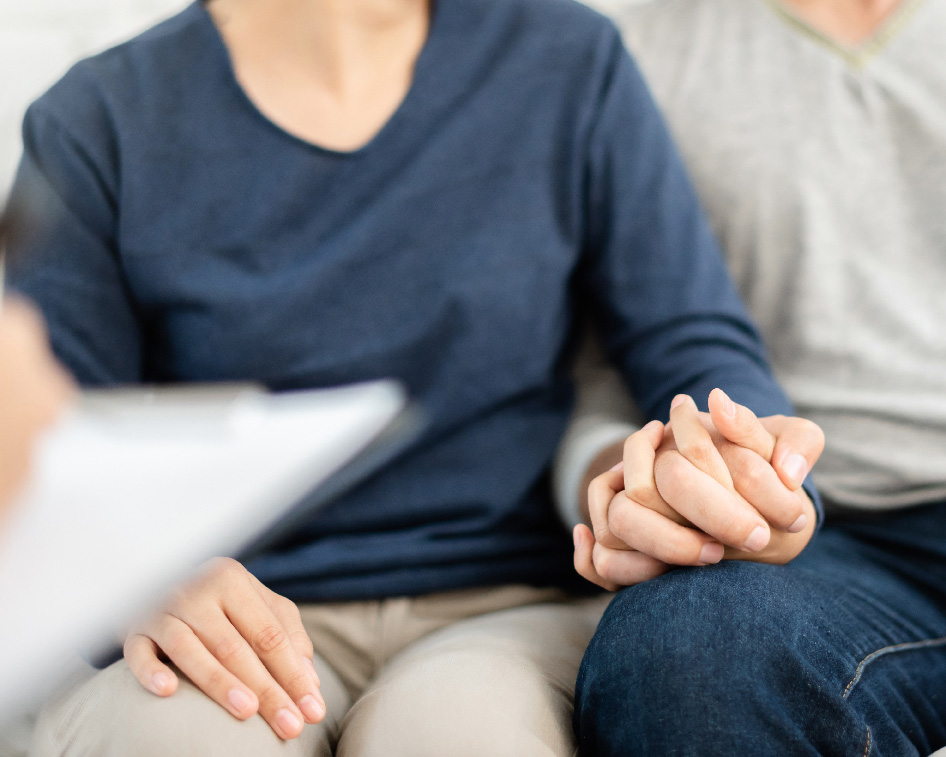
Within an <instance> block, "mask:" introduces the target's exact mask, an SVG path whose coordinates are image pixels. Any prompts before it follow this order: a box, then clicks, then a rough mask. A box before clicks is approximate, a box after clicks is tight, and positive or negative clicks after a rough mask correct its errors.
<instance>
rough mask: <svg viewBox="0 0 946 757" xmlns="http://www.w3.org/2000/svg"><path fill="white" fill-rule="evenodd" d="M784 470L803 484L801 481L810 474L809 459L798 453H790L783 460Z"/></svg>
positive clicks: (798, 482)
mask: <svg viewBox="0 0 946 757" xmlns="http://www.w3.org/2000/svg"><path fill="white" fill-rule="evenodd" d="M782 470H784V471H785V472H786V473H787V474H788V477H789V478H790V479H791V480H792V481H794V482H795V483H796V484H798V485H801V482H802V481H804V480H805V476H807V475H808V461H807V460H805V458H804V457H802V456H801V455H799V454H798V453H795V454H793V455H789V456H788V457H786V458H785V459H784V460H783V461H782Z"/></svg>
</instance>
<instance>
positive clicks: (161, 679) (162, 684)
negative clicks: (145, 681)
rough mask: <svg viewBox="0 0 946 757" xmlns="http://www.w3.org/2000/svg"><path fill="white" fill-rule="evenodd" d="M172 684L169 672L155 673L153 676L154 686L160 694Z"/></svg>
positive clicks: (152, 682) (152, 683)
mask: <svg viewBox="0 0 946 757" xmlns="http://www.w3.org/2000/svg"><path fill="white" fill-rule="evenodd" d="M170 684H171V678H170V676H168V674H167V673H155V674H154V675H153V676H151V685H152V686H154V690H155V691H156V692H158V693H159V694H163V693H164V690H165V689H166V688H167V687H168V686H169V685H170Z"/></svg>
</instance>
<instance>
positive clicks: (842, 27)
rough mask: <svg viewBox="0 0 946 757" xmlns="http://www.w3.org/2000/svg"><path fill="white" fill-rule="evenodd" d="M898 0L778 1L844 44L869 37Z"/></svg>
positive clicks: (898, 2) (893, 8)
mask: <svg viewBox="0 0 946 757" xmlns="http://www.w3.org/2000/svg"><path fill="white" fill-rule="evenodd" d="M901 1H902V0H782V2H784V3H785V4H786V5H788V6H789V7H791V8H792V9H793V10H795V11H796V12H797V13H798V15H800V16H801V17H803V18H805V19H806V20H808V21H809V22H811V23H812V25H814V26H815V27H817V28H818V29H820V30H821V31H823V32H824V33H825V34H827V35H828V36H830V37H832V38H833V39H836V40H837V41H839V42H842V43H845V44H851V45H853V44H857V43H859V42H863V41H864V40H865V39H866V38H868V37H870V36H871V34H873V33H874V32H875V31H876V30H877V28H878V27H879V26H880V25H881V24H882V23H883V22H884V20H885V19H886V18H887V17H888V16H889V15H890V14H891V13H892V12H893V11H894V10H895V9H896V8H897V6H898V5H900V3H901Z"/></svg>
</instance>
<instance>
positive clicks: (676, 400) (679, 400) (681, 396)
mask: <svg viewBox="0 0 946 757" xmlns="http://www.w3.org/2000/svg"><path fill="white" fill-rule="evenodd" d="M686 398H687V396H686V395H685V394H678V395H677V396H676V397H674V398H673V401H672V402H671V403H670V409H671V410H673V409H674V408H675V407H676V406H677V405H680V404H682V403H683V402H684V401H685V400H686Z"/></svg>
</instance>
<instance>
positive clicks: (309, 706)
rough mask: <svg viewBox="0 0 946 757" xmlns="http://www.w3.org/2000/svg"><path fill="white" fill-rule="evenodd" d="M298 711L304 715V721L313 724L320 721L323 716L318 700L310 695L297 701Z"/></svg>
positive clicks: (323, 710)
mask: <svg viewBox="0 0 946 757" xmlns="http://www.w3.org/2000/svg"><path fill="white" fill-rule="evenodd" d="M299 709H300V710H302V714H303V715H305V718H306V720H308V721H310V722H315V721H317V720H321V718H322V716H323V715H324V714H325V708H323V707H322V706H321V705H320V704H319V702H318V700H317V699H316V698H315V697H314V696H312V695H311V694H306V695H305V696H304V697H302V699H301V700H300V701H299Z"/></svg>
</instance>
